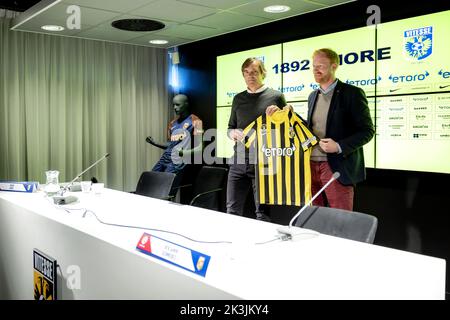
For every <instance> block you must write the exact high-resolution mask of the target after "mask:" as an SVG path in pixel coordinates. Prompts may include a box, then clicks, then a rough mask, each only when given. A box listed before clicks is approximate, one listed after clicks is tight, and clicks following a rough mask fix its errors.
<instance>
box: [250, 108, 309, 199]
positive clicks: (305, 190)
mask: <svg viewBox="0 0 450 320" xmlns="http://www.w3.org/2000/svg"><path fill="white" fill-rule="evenodd" d="M244 135H245V138H244V141H243V143H244V144H245V146H246V147H247V148H254V149H253V150H254V152H255V155H256V164H255V165H256V168H255V169H256V170H255V171H256V174H255V177H256V179H255V180H256V189H257V196H258V199H259V203H261V204H272V205H296V206H303V205H304V204H305V203H306V202H308V201H309V200H310V199H311V169H310V163H309V161H310V155H311V150H312V146H314V145H315V144H317V142H318V139H317V137H316V136H315V135H314V134H313V133H312V132H311V131H310V130H309V129H308V127H307V126H306V121H304V120H303V119H302V118H301V117H300V116H299V115H297V114H296V113H295V112H292V111H291V110H290V109H289V108H285V109H283V110H279V111H277V112H275V113H274V114H272V115H271V116H267V115H266V114H264V115H262V116H260V117H258V118H257V119H256V120H255V121H253V122H252V123H250V124H249V125H248V126H247V128H245V129H244Z"/></svg>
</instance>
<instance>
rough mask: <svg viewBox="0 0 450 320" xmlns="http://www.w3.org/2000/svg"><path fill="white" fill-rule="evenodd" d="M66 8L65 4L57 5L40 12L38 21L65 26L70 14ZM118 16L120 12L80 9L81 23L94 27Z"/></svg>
mask: <svg viewBox="0 0 450 320" xmlns="http://www.w3.org/2000/svg"><path fill="white" fill-rule="evenodd" d="M67 8H68V5H67V4H65V3H58V4H57V5H54V6H53V7H51V8H49V9H48V10H46V11H44V12H42V13H41V14H40V16H39V18H40V19H39V20H43V21H45V20H54V21H62V23H64V24H66V21H67V19H68V18H69V17H70V16H71V13H67ZM119 15H121V13H120V12H113V11H106V10H100V9H91V8H86V7H80V19H81V22H82V23H83V24H87V25H96V24H99V23H102V22H104V21H106V20H109V19H112V18H114V17H117V16H119Z"/></svg>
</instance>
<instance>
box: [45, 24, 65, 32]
mask: <svg viewBox="0 0 450 320" xmlns="http://www.w3.org/2000/svg"><path fill="white" fill-rule="evenodd" d="M41 29H44V30H47V31H63V30H64V27H61V26H55V25H45V26H42V27H41Z"/></svg>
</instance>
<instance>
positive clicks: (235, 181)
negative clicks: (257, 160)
mask: <svg viewBox="0 0 450 320" xmlns="http://www.w3.org/2000/svg"><path fill="white" fill-rule="evenodd" d="M250 185H251V187H252V191H253V199H254V201H255V207H256V210H255V214H256V219H258V220H264V221H270V218H269V217H268V216H267V215H266V214H265V213H264V205H261V204H259V201H258V198H257V193H256V185H255V165H254V164H231V165H230V171H229V172H228V184H227V213H231V214H236V215H239V216H242V215H244V207H245V201H246V199H247V196H248V192H249V189H250Z"/></svg>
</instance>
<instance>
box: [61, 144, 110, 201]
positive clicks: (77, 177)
mask: <svg viewBox="0 0 450 320" xmlns="http://www.w3.org/2000/svg"><path fill="white" fill-rule="evenodd" d="M107 157H109V153H107V154H105V155H104V156H103V157H101V158H100V159H98V160H97V161H95V162H94V163H93V164H91V165H90V166H89V167H88V168H86V169H85V170H83V171H82V172H81V173H80V174H78V175H77V176H76V177H75V178H74V179H73V180H72V181H70V182H69V184H67V185H66V186H65V187H64V188H62V189H61V191H59V195H57V196H54V197H53V202H54V203H55V204H69V203H72V202H75V201H77V200H78V198H77V197H75V196H64V193H65V192H66V191H67V190H68V189H69V188H70V187H71V186H72V185H73V183H74V182H75V181H76V180H78V179H79V178H80V177H81V176H82V175H83V174H84V173H85V172H86V171H88V170H89V169H91V168H92V167H94V166H96V165H97V164H98V163H99V162H100V161H102V160H104V159H106V158H107Z"/></svg>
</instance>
